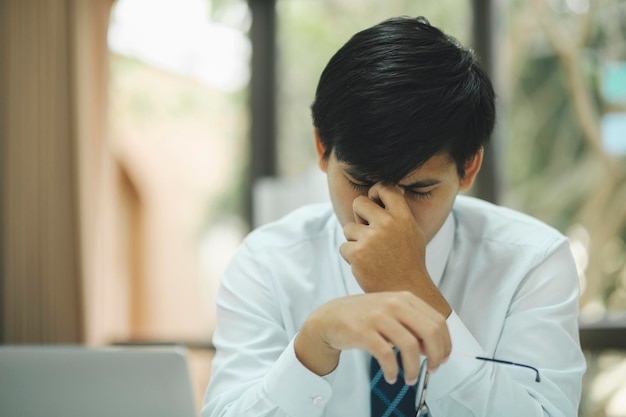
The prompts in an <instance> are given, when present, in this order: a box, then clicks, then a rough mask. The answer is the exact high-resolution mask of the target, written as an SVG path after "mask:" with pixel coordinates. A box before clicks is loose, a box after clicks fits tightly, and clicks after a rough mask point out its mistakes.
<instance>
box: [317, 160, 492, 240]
mask: <svg viewBox="0 0 626 417" xmlns="http://www.w3.org/2000/svg"><path fill="white" fill-rule="evenodd" d="M319 151H320V149H319V148H318V152H319ZM481 163H482V151H480V152H478V153H477V154H476V156H475V157H474V159H473V160H472V161H469V162H468V163H467V164H466V166H465V173H466V175H465V177H464V178H460V177H459V174H458V171H457V167H456V164H455V163H454V162H453V161H452V160H451V159H450V158H449V157H448V155H446V154H439V155H435V156H433V157H432V158H430V159H429V160H427V161H426V163H424V164H423V165H422V166H421V167H419V168H418V169H416V170H415V171H413V172H411V173H409V175H407V176H406V177H404V178H403V179H402V180H401V181H400V182H399V183H398V185H399V186H400V187H401V188H403V189H404V197H405V199H406V202H407V205H408V207H409V209H410V210H411V213H412V214H413V218H414V219H415V221H416V222H417V224H418V225H419V226H420V228H421V229H422V232H423V233H424V236H425V238H426V241H427V242H430V240H431V239H432V238H433V237H434V236H435V234H436V233H437V232H438V231H439V229H440V228H441V226H442V225H443V223H444V222H445V220H446V218H447V217H448V214H449V213H450V210H452V204H453V203H454V199H455V198H456V195H457V194H458V192H459V191H461V190H465V189H467V188H469V187H470V186H471V185H472V182H473V181H474V178H475V176H476V174H477V173H478V171H479V169H480V165H481ZM320 167H321V168H322V170H323V171H325V172H326V174H327V176H328V187H329V192H330V198H331V201H332V204H333V208H334V211H335V214H336V215H337V218H338V219H339V221H340V223H341V225H342V226H345V224H346V223H348V222H354V221H355V217H354V213H353V210H352V202H353V201H354V199H355V198H356V197H358V196H360V195H365V196H367V194H368V190H369V188H370V186H372V185H373V184H372V183H371V182H368V181H367V178H358V175H359V174H357V173H355V172H354V171H353V170H352V169H351V168H352V167H351V166H350V165H349V164H347V163H345V162H342V161H338V160H337V158H336V156H335V153H334V152H332V153H331V155H330V156H329V157H328V158H324V157H323V155H320Z"/></svg>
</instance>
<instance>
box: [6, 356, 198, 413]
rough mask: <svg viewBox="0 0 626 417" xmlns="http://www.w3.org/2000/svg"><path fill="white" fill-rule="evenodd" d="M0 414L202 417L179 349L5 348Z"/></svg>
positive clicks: (186, 366) (185, 362) (185, 357)
mask: <svg viewBox="0 0 626 417" xmlns="http://www.w3.org/2000/svg"><path fill="white" fill-rule="evenodd" d="M0 416H3V417H5V416H6V417H113V416H115V417H131V416H132V417H143V416H145V417H197V416H198V412H197V410H196V403H195V401H194V395H193V390H192V385H191V377H190V373H189V368H188V365H187V353H186V350H185V349H183V348H180V347H171V348H170V347H168V348H163V347H158V348H152V347H147V348H146V347H141V348H139V347H132V348H117V347H111V348H92V347H84V346H0Z"/></svg>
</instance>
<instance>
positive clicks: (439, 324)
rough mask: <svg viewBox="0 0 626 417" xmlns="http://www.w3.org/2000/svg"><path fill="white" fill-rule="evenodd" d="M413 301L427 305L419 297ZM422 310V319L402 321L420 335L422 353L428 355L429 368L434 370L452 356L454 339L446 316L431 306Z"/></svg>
mask: <svg viewBox="0 0 626 417" xmlns="http://www.w3.org/2000/svg"><path fill="white" fill-rule="evenodd" d="M411 301H412V303H414V304H417V305H419V304H423V305H426V303H425V302H424V301H423V300H421V299H419V298H417V297H414V298H413V299H412V300H411ZM420 311H421V312H422V314H421V317H420V320H411V319H410V318H405V320H403V322H402V323H403V324H404V325H405V326H407V328H409V329H411V331H412V332H413V333H414V334H415V335H419V336H418V337H419V339H420V340H421V341H422V342H423V343H422V354H423V355H425V356H426V357H428V370H429V371H431V372H433V371H434V370H436V369H437V368H438V367H439V365H441V364H442V363H443V362H445V361H446V360H447V358H448V356H450V352H451V351H452V341H451V340H450V333H449V331H448V326H447V324H446V319H445V317H443V316H442V315H441V314H439V313H438V312H437V311H436V310H434V309H430V308H427V309H424V308H420Z"/></svg>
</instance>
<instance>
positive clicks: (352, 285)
mask: <svg viewBox="0 0 626 417" xmlns="http://www.w3.org/2000/svg"><path fill="white" fill-rule="evenodd" d="M336 224H337V230H336V242H337V247H336V253H337V255H338V258H339V263H340V269H341V274H342V276H343V281H344V285H345V288H346V292H347V294H363V290H362V289H361V287H359V284H358V283H357V281H356V279H355V278H354V276H353V275H352V270H351V268H350V265H349V264H348V263H347V262H346V261H345V260H344V259H343V258H342V257H341V255H339V246H340V245H341V244H342V243H343V242H345V241H346V238H345V236H344V235H343V229H342V227H341V224H340V223H339V221H337V222H336ZM455 227H456V225H455V220H454V216H453V214H452V212H451V213H450V214H449V215H448V218H447V219H446V221H445V222H444V223H443V226H441V228H440V229H439V231H438V232H437V234H436V235H435V236H434V237H433V238H432V239H431V241H430V242H429V243H428V245H427V246H426V269H427V270H428V273H429V274H430V278H431V279H432V280H433V283H434V284H435V285H436V286H439V283H440V282H441V278H442V277H443V273H444V270H445V269H446V264H447V263H448V257H449V256H450V252H451V251H452V246H453V244H454V229H455Z"/></svg>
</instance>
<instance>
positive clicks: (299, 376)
mask: <svg viewBox="0 0 626 417" xmlns="http://www.w3.org/2000/svg"><path fill="white" fill-rule="evenodd" d="M294 340H295V337H294V339H292V340H291V342H289V345H288V346H287V347H286V348H285V350H284V351H283V353H282V354H281V355H280V357H279V358H278V360H277V361H276V362H275V363H274V366H272V368H271V369H270V371H269V372H268V374H267V376H266V378H265V382H264V385H263V390H264V392H265V394H266V395H267V398H268V399H269V400H270V401H271V402H272V403H274V404H276V405H277V406H278V407H279V408H280V409H281V410H283V411H284V412H285V413H286V414H287V415H290V416H292V415H293V416H295V415H306V416H321V415H322V414H323V413H324V409H325V407H326V404H328V401H329V400H330V397H331V396H332V393H333V391H332V387H331V383H332V380H333V379H334V372H331V373H330V374H329V375H326V376H323V377H321V376H319V375H317V374H315V373H313V372H311V371H310V370H309V369H307V368H306V367H305V366H304V365H302V363H301V362H300V361H299V360H298V358H296V352H295V350H294Z"/></svg>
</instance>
